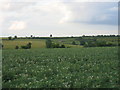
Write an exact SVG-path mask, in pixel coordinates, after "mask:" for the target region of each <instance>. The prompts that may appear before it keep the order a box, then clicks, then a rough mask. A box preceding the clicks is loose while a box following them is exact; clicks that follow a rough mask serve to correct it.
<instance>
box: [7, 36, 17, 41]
mask: <svg viewBox="0 0 120 90" xmlns="http://www.w3.org/2000/svg"><path fill="white" fill-rule="evenodd" d="M15 39H17V36H14V37H11V36H9V37H8V40H15Z"/></svg>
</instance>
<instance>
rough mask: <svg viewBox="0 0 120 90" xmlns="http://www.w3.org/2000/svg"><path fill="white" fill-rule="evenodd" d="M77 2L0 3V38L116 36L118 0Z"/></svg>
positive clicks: (16, 0)
mask: <svg viewBox="0 0 120 90" xmlns="http://www.w3.org/2000/svg"><path fill="white" fill-rule="evenodd" d="M81 1H83V0H81ZM81 1H80V0H74V1H73V0H39V1H38V0H21V1H20V0H12V1H11V0H4V2H2V3H1V5H0V30H1V31H2V35H1V36H14V35H18V36H30V35H35V36H49V35H50V34H53V36H80V35H97V34H117V33H118V2H117V1H118V0H109V2H102V1H101V2H95V1H97V0H92V2H88V1H87V0H84V2H81ZM104 1H105V0H104ZM106 1H107V0H106ZM110 1H114V2H110Z"/></svg>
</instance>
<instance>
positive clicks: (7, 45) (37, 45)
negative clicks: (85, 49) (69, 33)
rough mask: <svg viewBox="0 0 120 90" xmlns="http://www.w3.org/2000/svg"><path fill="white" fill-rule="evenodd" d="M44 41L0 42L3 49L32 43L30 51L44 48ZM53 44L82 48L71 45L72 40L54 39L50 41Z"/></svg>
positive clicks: (20, 40)
mask: <svg viewBox="0 0 120 90" xmlns="http://www.w3.org/2000/svg"><path fill="white" fill-rule="evenodd" d="M45 41H46V39H16V40H2V43H3V45H4V49H15V47H16V46H19V47H21V46H23V45H26V44H27V43H29V42H31V43H32V49H37V48H46V44H45ZM52 41H53V42H55V43H59V44H64V45H65V46H66V47H67V46H69V47H72V48H80V47H82V46H80V45H72V41H74V39H71V38H70V39H54V40H52Z"/></svg>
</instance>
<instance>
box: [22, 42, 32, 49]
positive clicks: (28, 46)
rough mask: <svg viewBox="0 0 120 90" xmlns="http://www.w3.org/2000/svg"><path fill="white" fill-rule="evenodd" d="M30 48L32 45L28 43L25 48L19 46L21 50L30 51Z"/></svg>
mask: <svg viewBox="0 0 120 90" xmlns="http://www.w3.org/2000/svg"><path fill="white" fill-rule="evenodd" d="M31 46H32V43H30V42H29V43H28V44H27V45H26V46H21V48H22V49H30V48H31Z"/></svg>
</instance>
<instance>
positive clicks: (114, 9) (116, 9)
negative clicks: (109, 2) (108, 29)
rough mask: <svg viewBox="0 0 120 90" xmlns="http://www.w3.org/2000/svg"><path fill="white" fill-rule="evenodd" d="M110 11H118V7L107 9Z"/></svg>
mask: <svg viewBox="0 0 120 90" xmlns="http://www.w3.org/2000/svg"><path fill="white" fill-rule="evenodd" d="M109 10H110V11H118V7H112V8H110V9H109Z"/></svg>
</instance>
